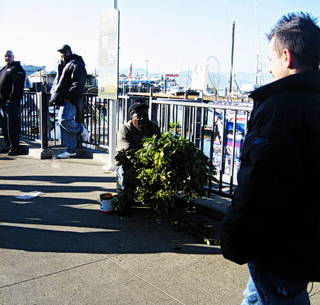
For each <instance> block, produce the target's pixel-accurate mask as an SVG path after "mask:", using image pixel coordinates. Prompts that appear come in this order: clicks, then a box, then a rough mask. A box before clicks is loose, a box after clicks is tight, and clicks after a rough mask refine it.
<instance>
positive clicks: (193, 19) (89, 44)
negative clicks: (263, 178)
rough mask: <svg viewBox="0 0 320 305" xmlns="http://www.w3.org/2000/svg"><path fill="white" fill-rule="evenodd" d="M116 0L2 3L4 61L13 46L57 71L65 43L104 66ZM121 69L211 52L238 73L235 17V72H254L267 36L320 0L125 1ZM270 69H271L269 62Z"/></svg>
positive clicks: (161, 65) (182, 66)
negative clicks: (103, 39) (106, 19)
mask: <svg viewBox="0 0 320 305" xmlns="http://www.w3.org/2000/svg"><path fill="white" fill-rule="evenodd" d="M112 7H113V0H89V1H88V0H87V1H85V0H68V1H52V0H50V1H47V0H27V1H26V0H11V1H3V3H1V18H0V29H1V31H0V52H1V53H0V55H1V57H0V65H2V63H3V62H1V60H2V58H3V57H2V54H4V52H5V50H6V49H12V50H13V52H14V53H15V59H16V60H20V61H21V62H22V63H23V64H31V65H45V66H47V67H48V69H49V70H50V69H55V67H56V63H57V60H58V59H59V54H58V52H57V51H56V50H57V49H58V48H59V46H60V45H62V44H64V43H68V44H70V45H71V47H72V49H73V51H74V52H75V53H78V54H79V55H82V56H83V58H84V60H85V62H86V63H87V67H88V71H89V72H93V71H94V69H95V68H97V69H98V33H99V14H100V13H101V12H102V11H103V10H105V9H108V8H112ZM118 9H119V10H120V16H121V17H120V18H121V23H120V69H121V68H127V67H129V66H130V64H131V63H132V64H133V69H134V68H138V67H139V68H146V60H148V63H149V72H158V73H164V72H166V73H169V72H172V73H174V72H179V71H181V70H186V69H188V68H189V69H192V66H193V65H194V64H202V63H205V62H206V60H207V58H208V57H209V56H214V57H216V58H217V59H218V60H219V63H220V67H221V68H220V71H229V70H230V54H231V33H232V22H233V21H235V22H236V31H235V58H234V71H235V72H254V71H255V69H256V62H257V54H259V55H260V57H261V59H262V61H263V64H264V66H265V65H266V63H267V53H266V45H267V41H266V39H265V36H264V35H265V33H266V32H268V31H269V29H270V28H271V27H272V26H273V25H274V24H275V23H276V21H277V20H278V19H279V18H280V17H281V16H282V15H283V14H286V13H288V12H293V11H305V12H309V13H311V14H312V15H313V16H315V17H318V18H319V22H320V1H318V0H268V1H266V0H118ZM265 69H267V67H266V66H265Z"/></svg>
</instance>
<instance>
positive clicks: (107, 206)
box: [100, 199, 113, 214]
mask: <svg viewBox="0 0 320 305" xmlns="http://www.w3.org/2000/svg"><path fill="white" fill-rule="evenodd" d="M100 211H101V212H102V213H105V214H111V213H112V212H113V208H112V200H111V199H109V200H101V201H100Z"/></svg>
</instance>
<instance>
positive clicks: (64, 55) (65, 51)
mask: <svg viewBox="0 0 320 305" xmlns="http://www.w3.org/2000/svg"><path fill="white" fill-rule="evenodd" d="M60 54H61V59H62V60H65V58H66V57H67V56H69V55H71V53H70V52H69V51H68V50H61V51H60Z"/></svg>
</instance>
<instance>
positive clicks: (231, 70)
mask: <svg viewBox="0 0 320 305" xmlns="http://www.w3.org/2000/svg"><path fill="white" fill-rule="evenodd" d="M235 25H236V22H235V21H233V23H232V46H231V68H230V80H229V93H231V92H232V83H233V80H232V77H233V53H234V29H235Z"/></svg>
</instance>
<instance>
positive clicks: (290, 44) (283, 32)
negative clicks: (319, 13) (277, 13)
mask: <svg viewBox="0 0 320 305" xmlns="http://www.w3.org/2000/svg"><path fill="white" fill-rule="evenodd" d="M273 37H275V41H274V43H275V44H274V45H275V49H276V51H277V52H278V53H279V54H280V52H281V51H282V50H283V49H288V50H290V51H291V52H292V53H293V55H294V58H295V59H296V61H297V62H298V63H299V64H300V65H301V66H304V67H305V66H307V67H310V68H312V69H313V70H318V68H319V64H320V28H319V26H318V25H317V19H316V18H314V17H312V16H310V14H308V13H303V12H299V13H289V14H288V15H285V16H283V17H282V18H281V19H280V20H279V21H278V22H277V24H276V25H275V27H274V28H273V29H272V30H271V31H270V33H269V34H267V38H268V39H269V40H271V39H272V38H273Z"/></svg>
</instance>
